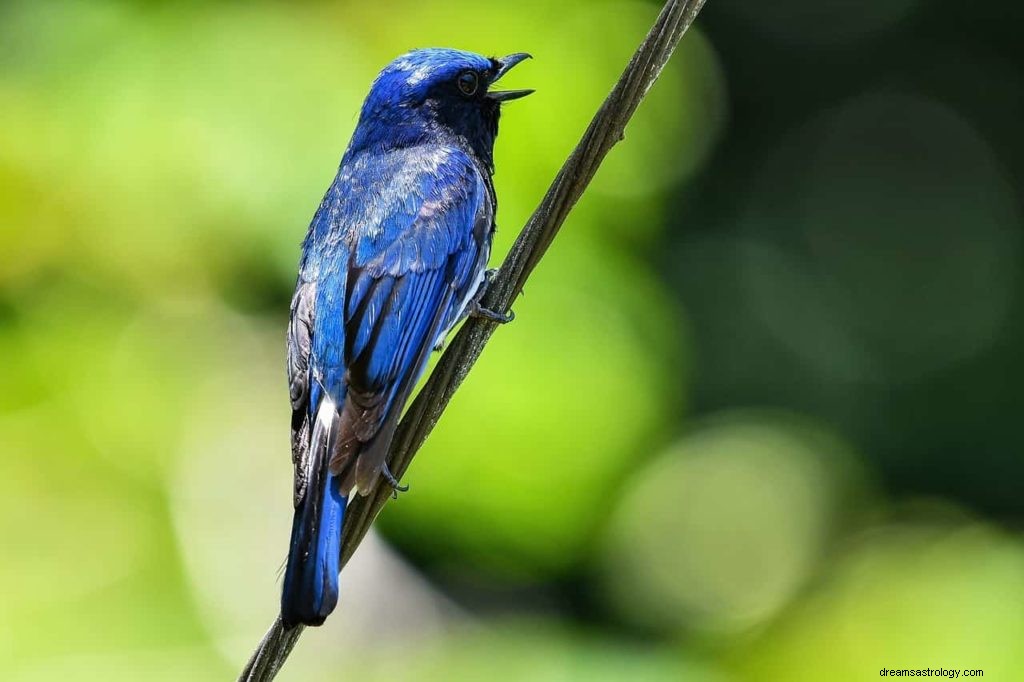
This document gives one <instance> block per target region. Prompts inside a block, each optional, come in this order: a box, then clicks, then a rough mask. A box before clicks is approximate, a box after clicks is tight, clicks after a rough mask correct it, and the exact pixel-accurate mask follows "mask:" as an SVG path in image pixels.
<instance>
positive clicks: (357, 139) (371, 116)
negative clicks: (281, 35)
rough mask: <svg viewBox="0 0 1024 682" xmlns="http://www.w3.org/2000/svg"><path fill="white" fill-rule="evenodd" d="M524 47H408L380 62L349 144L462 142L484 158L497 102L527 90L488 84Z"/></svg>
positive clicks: (491, 138) (380, 145) (488, 155)
mask: <svg viewBox="0 0 1024 682" xmlns="http://www.w3.org/2000/svg"><path fill="white" fill-rule="evenodd" d="M529 57H530V55H528V54H526V53H522V52H520V53H517V54H511V55H508V56H507V57H502V58H501V59H494V58H489V57H483V56H481V55H478V54H474V53H472V52H463V51H461V50H452V49H447V48H427V49H422V50H413V51H412V52H409V53H406V54H404V55H402V56H401V57H398V58H397V59H395V60H394V61H393V62H391V63H390V64H388V65H387V66H386V67H384V70H383V71H381V72H380V75H379V76H377V80H375V81H374V82H373V86H372V87H371V88H370V94H369V95H368V96H367V97H366V102H365V103H364V104H363V110H362V113H361V115H360V117H359V125H358V127H357V128H356V134H355V135H354V136H353V140H352V145H353V149H365V148H370V147H373V148H389V147H391V148H394V147H401V146H408V145H411V144H417V143H420V142H425V141H433V140H435V139H436V140H438V141H453V142H456V143H460V142H461V143H464V144H466V145H468V146H469V147H470V148H471V149H472V150H473V151H474V152H475V153H476V154H477V155H478V156H480V157H481V159H482V160H483V161H484V162H485V163H488V164H490V162H491V158H492V151H493V148H494V139H495V137H496V136H497V134H498V116H499V114H500V110H501V105H502V103H503V102H508V101H510V100H513V99H518V98H520V97H525V96H526V95H529V94H530V93H531V92H533V91H532V90H506V91H496V90H493V89H492V87H491V86H493V85H494V83H495V82H497V80H498V79H499V78H501V77H502V76H503V75H505V73H507V72H508V70H509V69H511V68H512V67H513V66H515V65H516V64H518V63H519V62H521V61H523V60H524V59H527V58H529Z"/></svg>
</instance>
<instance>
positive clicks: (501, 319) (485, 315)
mask: <svg viewBox="0 0 1024 682" xmlns="http://www.w3.org/2000/svg"><path fill="white" fill-rule="evenodd" d="M469 316H470V317H479V318H481V319H484V320H490V321H491V322H497V323H498V324H508V323H509V322H511V321H512V320H514V319H516V314H515V313H514V312H512V311H511V310H510V311H508V312H507V313H499V312H498V311H497V310H491V309H490V308H485V307H483V306H482V305H480V302H479V301H473V303H472V306H471V307H470V309H469Z"/></svg>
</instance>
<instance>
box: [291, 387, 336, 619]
mask: <svg viewBox="0 0 1024 682" xmlns="http://www.w3.org/2000/svg"><path fill="white" fill-rule="evenodd" d="M338 421H339V419H338V413H337V410H336V409H335V407H334V404H333V403H332V401H331V400H330V399H327V398H325V399H324V400H323V401H321V404H320V409H319V410H318V411H317V415H316V422H315V423H314V425H313V435H312V438H311V439H310V452H309V464H308V466H309V469H308V472H307V476H306V492H305V494H304V495H303V498H302V501H301V502H300V503H299V505H298V506H297V507H295V517H294V519H293V520H292V540H291V548H290V549H289V552H288V567H287V568H286V569H285V574H284V590H283V591H282V593H281V621H282V623H283V624H284V626H285V627H286V628H290V627H293V626H295V625H298V624H299V623H301V624H303V625H322V624H323V622H324V619H326V618H327V616H329V615H330V613H331V611H333V610H334V607H335V605H336V604H337V603H338V571H339V564H338V561H339V555H340V554H341V528H342V522H343V521H344V518H345V504H346V498H345V496H344V495H342V494H341V491H340V489H339V487H338V484H339V483H340V481H339V478H338V477H337V476H334V475H332V474H331V473H330V471H329V470H328V466H327V463H328V460H329V459H330V455H329V453H331V452H333V451H334V447H335V444H336V442H337V439H338Z"/></svg>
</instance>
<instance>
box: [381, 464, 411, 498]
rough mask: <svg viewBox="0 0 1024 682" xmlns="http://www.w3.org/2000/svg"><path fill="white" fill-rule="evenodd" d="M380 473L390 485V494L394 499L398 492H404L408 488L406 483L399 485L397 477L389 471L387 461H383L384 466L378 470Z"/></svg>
mask: <svg viewBox="0 0 1024 682" xmlns="http://www.w3.org/2000/svg"><path fill="white" fill-rule="evenodd" d="M380 475H381V476H383V477H384V480H385V481H387V482H388V485H390V486H391V495H392V497H393V498H394V499H396V500H397V499H398V493H404V492H406V491H407V490H409V486H407V485H399V484H398V479H397V478H395V475H394V474H393V473H391V469H388V463H387V462H384V467H383V468H382V469H381V470H380Z"/></svg>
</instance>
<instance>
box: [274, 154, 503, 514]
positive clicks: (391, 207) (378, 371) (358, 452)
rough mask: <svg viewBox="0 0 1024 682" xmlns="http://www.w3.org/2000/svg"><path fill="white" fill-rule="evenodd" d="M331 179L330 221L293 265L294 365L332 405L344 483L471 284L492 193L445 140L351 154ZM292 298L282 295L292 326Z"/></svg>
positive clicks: (360, 473)
mask: <svg viewBox="0 0 1024 682" xmlns="http://www.w3.org/2000/svg"><path fill="white" fill-rule="evenodd" d="M368 178H369V180H368ZM373 178H378V179H379V180H377V181H376V182H373V181H372V179H373ZM337 184H338V186H339V187H338V190H339V194H340V195H343V198H341V199H339V204H338V208H337V210H334V211H328V215H327V216H325V217H324V218H323V221H324V222H328V223H331V224H333V225H334V227H333V228H329V229H325V230H323V231H322V233H320V234H319V235H318V234H317V231H316V229H313V230H311V235H312V244H311V247H310V250H311V258H312V260H313V261H315V263H312V264H308V265H307V267H306V268H304V269H305V270H310V271H315V272H316V276H315V277H310V278H309V279H310V280H311V281H315V282H316V284H315V285H311V286H315V291H313V292H311V296H310V298H311V300H312V301H313V308H314V310H315V314H313V315H312V324H311V326H310V327H309V328H310V329H311V330H312V331H311V335H310V336H309V337H308V339H309V341H308V343H307V345H308V346H309V348H310V350H309V352H308V353H307V355H308V356H309V357H310V358H311V359H310V360H309V367H308V369H309V370H310V371H309V372H307V373H306V374H307V376H309V375H311V377H312V383H313V389H314V391H315V390H316V389H317V384H320V385H322V386H323V390H325V391H326V392H327V394H328V395H330V396H331V398H332V399H333V400H335V402H336V404H337V405H339V406H340V412H341V426H340V434H339V437H338V447H337V449H336V450H335V452H334V454H333V456H332V458H331V461H330V468H331V471H332V472H334V473H336V474H342V483H341V489H342V492H343V493H344V494H347V493H348V492H349V490H351V488H352V487H353V486H358V488H359V490H360V492H362V493H364V494H366V493H369V492H370V491H371V490H373V488H374V487H375V486H376V484H377V480H378V478H379V474H380V472H381V469H382V467H383V465H384V459H385V457H386V454H387V451H388V447H389V445H390V441H391V437H392V435H393V434H394V429H395V427H396V426H397V422H398V418H399V416H400V415H401V411H402V407H403V406H404V404H405V402H406V400H407V399H408V397H409V393H410V392H411V390H412V387H413V385H414V384H415V382H416V380H417V379H418V378H419V376H420V375H421V374H422V372H423V370H424V369H425V367H426V363H427V360H428V358H429V354H430V350H431V349H432V348H433V346H434V345H435V343H436V342H437V340H438V338H439V336H440V335H441V333H442V331H444V330H445V329H447V327H448V326H449V325H450V324H451V323H452V322H453V321H454V320H455V319H456V318H457V317H458V315H459V312H460V311H461V309H462V307H463V306H464V305H465V303H466V301H467V300H468V299H469V297H470V295H471V294H472V293H473V291H474V290H475V289H476V287H477V285H478V284H479V280H480V275H481V274H482V272H483V268H484V267H485V265H486V263H485V261H486V248H485V245H486V240H487V239H488V238H489V232H490V229H491V227H492V225H493V201H492V199H491V196H490V193H489V191H488V189H487V185H486V183H485V182H484V180H483V177H482V176H481V174H480V172H479V171H478V170H477V168H476V166H475V165H474V164H473V162H472V161H471V160H470V159H469V158H468V157H467V156H465V155H464V154H462V153H459V152H451V151H443V152H438V153H435V154H430V155H416V154H396V155H395V156H394V157H393V158H385V159H369V160H365V161H363V162H362V165H360V164H359V163H358V162H357V163H353V164H352V168H351V169H349V170H348V171H347V173H346V172H343V173H342V174H341V175H340V176H339V182H338V183H337ZM322 210H323V207H322ZM314 222H316V221H314ZM339 228H340V229H339ZM300 285H301V278H300ZM297 295H298V294H297ZM302 310H303V304H302V303H301V302H300V303H299V305H298V306H293V318H292V321H293V326H295V320H296V319H300V320H301V315H298V314H295V313H296V312H298V313H301V312H302ZM303 334H304V329H303V328H302V327H301V326H299V328H298V329H296V332H295V334H294V339H295V340H294V342H293V343H292V344H291V346H292V347H296V348H301V347H302V344H303V342H304V341H306V337H304V336H303ZM299 354H301V350H300V351H299ZM294 364H295V366H296V370H297V373H298V374H302V369H303V368H302V366H301V362H296V363H294ZM307 392H308V389H307ZM292 394H293V396H294V395H296V394H297V391H296V390H295V389H294V388H293V391H292ZM307 414H308V412H307ZM308 419H309V418H308V417H307V418H306V421H307V423H308ZM300 459H301V457H300Z"/></svg>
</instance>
